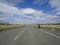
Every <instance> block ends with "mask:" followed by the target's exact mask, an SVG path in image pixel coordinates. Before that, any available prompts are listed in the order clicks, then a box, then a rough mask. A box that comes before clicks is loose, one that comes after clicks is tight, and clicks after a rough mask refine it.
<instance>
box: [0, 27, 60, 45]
mask: <svg viewBox="0 0 60 45" xmlns="http://www.w3.org/2000/svg"><path fill="white" fill-rule="evenodd" d="M0 45H60V36H58V35H56V34H55V33H53V32H48V31H45V30H42V29H37V28H34V27H32V26H26V27H22V28H16V29H11V30H7V31H3V32H0Z"/></svg>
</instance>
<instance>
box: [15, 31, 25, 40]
mask: <svg viewBox="0 0 60 45" xmlns="http://www.w3.org/2000/svg"><path fill="white" fill-rule="evenodd" d="M23 32H24V30H23V31H21V32H20V33H19V34H18V35H17V36H16V37H15V38H14V39H15V40H16V39H17V38H18V37H19V36H20V35H22V34H23Z"/></svg>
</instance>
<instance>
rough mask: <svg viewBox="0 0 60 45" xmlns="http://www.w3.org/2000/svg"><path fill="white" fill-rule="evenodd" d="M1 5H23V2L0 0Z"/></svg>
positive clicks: (19, 0)
mask: <svg viewBox="0 0 60 45" xmlns="http://www.w3.org/2000/svg"><path fill="white" fill-rule="evenodd" d="M0 2H2V3H7V4H9V5H17V4H19V3H24V0H0Z"/></svg>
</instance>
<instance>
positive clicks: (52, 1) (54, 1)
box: [49, 0, 60, 15]
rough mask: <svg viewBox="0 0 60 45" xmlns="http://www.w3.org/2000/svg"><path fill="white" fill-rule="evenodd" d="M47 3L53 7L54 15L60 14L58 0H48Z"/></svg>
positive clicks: (59, 0)
mask: <svg viewBox="0 0 60 45" xmlns="http://www.w3.org/2000/svg"><path fill="white" fill-rule="evenodd" d="M49 4H50V5H51V7H52V8H55V11H56V15H58V14H60V5H59V4H60V0H49Z"/></svg>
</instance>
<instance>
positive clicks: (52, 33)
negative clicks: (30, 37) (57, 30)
mask: <svg viewBox="0 0 60 45" xmlns="http://www.w3.org/2000/svg"><path fill="white" fill-rule="evenodd" d="M40 31H42V32H44V33H47V34H49V35H51V36H53V37H55V38H57V39H60V37H59V36H57V35H55V34H53V33H50V32H47V31H44V30H40Z"/></svg>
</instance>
